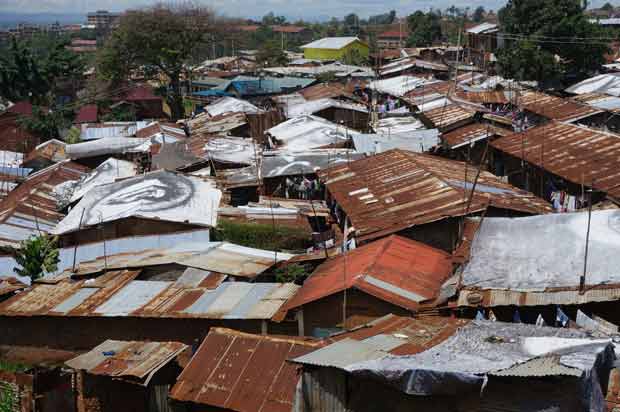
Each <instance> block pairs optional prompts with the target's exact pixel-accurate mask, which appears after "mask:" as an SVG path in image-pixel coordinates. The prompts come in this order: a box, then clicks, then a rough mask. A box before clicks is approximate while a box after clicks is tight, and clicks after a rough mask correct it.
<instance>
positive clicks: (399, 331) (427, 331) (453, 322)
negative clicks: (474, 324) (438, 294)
mask: <svg viewBox="0 0 620 412" xmlns="http://www.w3.org/2000/svg"><path fill="white" fill-rule="evenodd" d="M467 323H469V320H467V319H456V318H451V317H440V316H427V317H421V318H410V317H405V316H397V315H393V314H390V315H386V316H384V317H382V318H379V319H375V320H374V321H372V322H369V323H367V324H365V325H362V326H359V327H357V328H355V329H353V330H350V331H347V332H343V333H340V334H337V335H332V336H330V339H331V340H335V341H338V340H342V339H355V340H360V341H364V340H367V339H371V338H372V337H374V336H379V335H384V336H385V335H391V336H394V337H397V338H399V339H402V340H403V341H402V344H401V345H399V346H396V347H394V348H393V349H391V350H390V351H389V352H390V353H391V354H393V355H397V356H403V355H413V354H415V353H419V352H422V351H424V350H426V349H428V348H431V347H433V346H435V345H437V344H438V343H440V342H442V341H444V340H445V339H447V338H448V337H450V336H452V334H453V333H454V332H455V331H456V330H457V329H458V328H460V327H462V326H464V325H466V324H467Z"/></svg>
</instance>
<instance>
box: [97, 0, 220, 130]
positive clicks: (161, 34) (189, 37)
mask: <svg viewBox="0 0 620 412" xmlns="http://www.w3.org/2000/svg"><path fill="white" fill-rule="evenodd" d="M214 27H215V18H214V15H213V13H212V12H211V11H210V10H209V9H204V8H201V7H197V6H192V5H188V4H181V5H178V6H172V5H164V4H161V3H160V4H156V5H155V6H152V7H149V8H144V9H138V10H130V11H127V12H126V13H125V14H124V15H123V16H122V17H121V19H120V23H119V27H118V28H117V29H116V30H115V31H114V32H113V33H112V35H111V36H110V38H109V39H108V41H107V42H106V43H105V46H104V48H103V50H102V51H101V52H100V54H99V56H98V69H99V71H98V72H99V73H100V74H101V75H102V76H103V77H104V78H105V79H108V80H113V81H117V82H118V81H121V80H124V79H127V78H128V77H129V75H130V73H131V71H132V70H134V69H138V68H145V67H146V68H148V67H154V68H156V69H157V73H156V76H157V75H158V74H159V73H161V74H163V75H164V76H165V77H166V78H167V80H168V85H167V86H168V87H167V89H166V90H167V92H166V96H165V97H166V101H167V103H168V105H169V106H170V109H171V112H172V117H173V118H174V119H178V118H180V117H182V116H183V98H182V94H181V75H182V74H183V72H184V70H185V67H186V63H188V62H190V61H191V55H192V52H193V49H194V47H196V45H197V44H199V43H202V42H205V41H207V39H208V38H209V34H210V32H211V31H213V30H214Z"/></svg>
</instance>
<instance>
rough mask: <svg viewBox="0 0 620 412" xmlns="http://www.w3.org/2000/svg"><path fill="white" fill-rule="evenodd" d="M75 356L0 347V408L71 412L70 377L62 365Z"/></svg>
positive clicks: (18, 411)
mask: <svg viewBox="0 0 620 412" xmlns="http://www.w3.org/2000/svg"><path fill="white" fill-rule="evenodd" d="M77 354H78V353H76V352H71V351H64V350H54V349H48V348H46V347H36V348H35V347H27V346H9V345H0V365H1V366H0V401H1V403H0V405H2V408H3V409H2V410H3V411H7V412H39V411H40V412H55V411H68V412H72V411H75V410H76V409H75V397H74V393H73V386H72V383H73V381H72V375H71V373H68V372H67V371H66V370H65V369H64V367H63V366H64V365H63V363H64V362H65V361H66V360H68V359H71V358H73V357H74V356H76V355H77Z"/></svg>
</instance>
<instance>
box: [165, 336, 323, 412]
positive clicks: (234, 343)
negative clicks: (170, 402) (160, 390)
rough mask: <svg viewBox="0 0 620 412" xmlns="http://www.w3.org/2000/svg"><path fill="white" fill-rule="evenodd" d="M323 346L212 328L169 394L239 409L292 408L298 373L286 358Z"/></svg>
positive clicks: (252, 411)
mask: <svg viewBox="0 0 620 412" xmlns="http://www.w3.org/2000/svg"><path fill="white" fill-rule="evenodd" d="M320 347H321V344H320V343H319V342H317V341H313V340H310V339H308V338H292V337H274V336H261V335H253V334H249V333H243V332H238V331H234V330H230V329H224V328H212V329H211V330H210V331H209V334H208V335H207V337H206V338H205V340H204V341H203V342H202V344H201V345H200V348H198V351H197V352H196V354H195V355H194V357H193V358H192V360H191V361H190V362H189V364H188V365H187V367H186V368H185V369H184V370H183V372H182V373H181V375H180V376H179V378H178V379H177V383H176V384H175V385H174V387H173V388H172V390H171V391H170V397H171V398H172V399H176V400H178V401H188V402H193V403H198V404H202V405H210V406H214V407H217V408H218V409H219V408H222V409H226V410H230V411H238V412H267V411H269V412H285V411H290V410H291V409H292V407H293V399H294V396H295V388H296V386H297V381H298V380H299V375H298V374H297V366H296V365H295V364H293V363H289V362H287V361H286V360H287V359H291V358H296V357H299V356H302V355H305V354H306V353H309V352H311V351H312V350H315V349H319V348H320Z"/></svg>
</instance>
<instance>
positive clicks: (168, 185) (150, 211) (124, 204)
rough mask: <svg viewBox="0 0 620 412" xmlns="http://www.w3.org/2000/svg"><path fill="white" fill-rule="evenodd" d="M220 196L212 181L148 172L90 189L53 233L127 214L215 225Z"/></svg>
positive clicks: (72, 229) (119, 217)
mask: <svg viewBox="0 0 620 412" xmlns="http://www.w3.org/2000/svg"><path fill="white" fill-rule="evenodd" d="M221 196H222V193H221V191H220V190H218V189H216V188H215V186H214V184H213V183H212V182H207V181H204V180H202V179H200V178H197V177H191V176H184V175H182V174H178V173H174V172H169V171H165V170H162V171H157V172H151V173H148V174H145V175H140V176H137V177H133V178H129V179H125V180H122V181H118V182H114V183H109V184H105V185H101V186H98V187H96V188H94V189H92V190H90V191H89V192H88V193H86V195H85V196H84V197H83V198H82V200H80V202H79V203H78V204H77V205H76V206H75V207H74V208H73V209H72V210H71V212H69V214H68V215H67V217H65V218H64V219H63V220H62V221H61V222H60V223H59V224H58V225H57V226H56V227H55V228H54V230H53V231H52V232H53V233H54V234H58V235H60V234H64V233H70V232H75V231H78V230H80V229H81V228H86V227H91V226H95V225H98V224H100V223H104V222H112V221H115V220H119V219H124V218H128V217H139V218H144V219H159V220H164V221H169V222H179V223H187V224H190V225H199V226H215V225H216V223H217V208H218V207H219V203H220V198H221Z"/></svg>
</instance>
